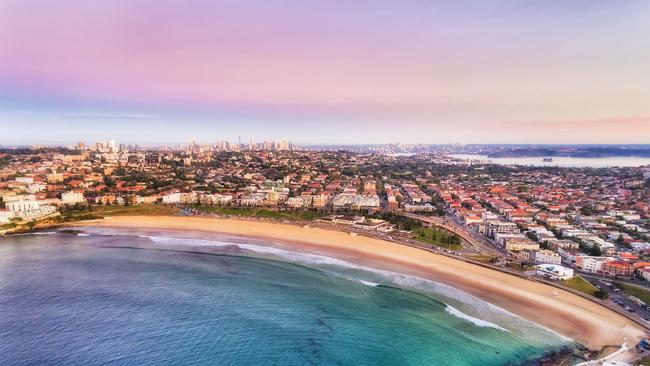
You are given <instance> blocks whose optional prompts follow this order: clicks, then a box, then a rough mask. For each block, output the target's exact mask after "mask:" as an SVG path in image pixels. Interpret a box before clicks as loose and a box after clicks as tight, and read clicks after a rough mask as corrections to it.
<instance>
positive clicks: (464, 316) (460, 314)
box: [445, 305, 510, 332]
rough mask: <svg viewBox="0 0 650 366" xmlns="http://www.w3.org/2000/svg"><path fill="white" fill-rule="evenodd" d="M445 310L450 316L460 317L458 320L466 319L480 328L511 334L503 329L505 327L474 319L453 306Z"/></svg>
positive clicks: (448, 306)
mask: <svg viewBox="0 0 650 366" xmlns="http://www.w3.org/2000/svg"><path fill="white" fill-rule="evenodd" d="M445 310H446V311H447V312H448V313H449V314H451V315H453V316H455V317H458V318H461V319H465V320H467V321H470V322H472V323H474V324H475V325H478V326H479V327H488V328H494V329H499V330H502V331H504V332H510V331H509V330H507V329H505V328H503V327H500V326H499V325H497V324H494V323H490V322H489V321H486V320H482V319H479V318H475V317H473V316H469V315H467V314H465V313H463V312H462V311H460V310H458V309H456V308H455V307H453V306H451V305H447V306H446V307H445Z"/></svg>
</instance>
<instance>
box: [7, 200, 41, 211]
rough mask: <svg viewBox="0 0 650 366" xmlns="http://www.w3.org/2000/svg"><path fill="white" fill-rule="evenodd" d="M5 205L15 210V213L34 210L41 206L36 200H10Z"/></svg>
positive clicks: (10, 209)
mask: <svg viewBox="0 0 650 366" xmlns="http://www.w3.org/2000/svg"><path fill="white" fill-rule="evenodd" d="M5 206H6V207H7V209H8V210H9V211H13V212H14V213H19V212H27V211H32V210H36V209H38V207H39V205H38V202H36V200H19V201H9V202H6V203H5Z"/></svg>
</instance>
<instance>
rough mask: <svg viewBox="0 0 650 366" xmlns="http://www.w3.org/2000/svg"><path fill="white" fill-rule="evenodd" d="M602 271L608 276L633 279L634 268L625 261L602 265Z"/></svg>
mask: <svg viewBox="0 0 650 366" xmlns="http://www.w3.org/2000/svg"><path fill="white" fill-rule="evenodd" d="M602 271H603V273H604V274H606V275H608V276H617V277H628V278H629V277H632V273H633V272H634V266H632V264H631V263H629V262H624V261H609V262H605V263H603V265H602Z"/></svg>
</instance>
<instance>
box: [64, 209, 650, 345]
mask: <svg viewBox="0 0 650 366" xmlns="http://www.w3.org/2000/svg"><path fill="white" fill-rule="evenodd" d="M74 226H97V227H116V228H130V229H136V228H140V229H147V230H149V229H151V230H153V229H164V230H184V231H201V232H204V233H210V232H214V233H222V234H229V235H242V236H250V237H257V238H267V239H271V240H275V241H281V242H283V243H286V244H288V245H290V246H291V247H292V248H295V249H296V250H297V251H303V252H310V251H311V252H314V251H316V252H319V253H327V254H328V255H330V256H332V257H337V256H338V257H343V258H345V259H347V260H350V259H352V260H355V261H356V262H358V263H360V264H365V265H375V266H380V267H383V268H386V267H387V266H389V267H390V268H404V269H408V270H409V271H410V272H415V273H417V274H419V275H422V276H423V277H426V278H430V279H432V280H435V281H439V282H442V283H445V284H448V285H451V286H453V287H456V288H459V289H461V290H463V291H466V292H468V293H470V294H472V295H475V296H477V297H479V298H482V299H484V300H486V301H488V302H490V303H493V304H495V305H498V306H500V307H502V308H504V309H506V310H508V311H510V312H512V313H514V314H517V315H520V316H522V317H524V318H526V319H529V320H531V321H533V322H536V323H538V324H541V325H543V326H546V327H548V328H550V329H552V330H554V331H556V332H557V333H559V334H562V335H564V336H567V337H570V338H572V339H574V340H576V341H577V342H579V343H581V344H583V345H585V346H586V347H589V348H591V349H600V348H602V347H604V346H619V345H621V344H622V343H623V342H624V340H625V339H626V338H627V340H628V344H630V345H633V344H635V343H636V341H637V340H638V339H640V338H641V337H643V336H644V335H645V332H644V330H643V329H642V328H641V327H640V326H639V325H637V324H636V323H634V322H633V321H631V320H629V319H627V318H626V317H624V316H622V315H620V314H618V313H616V312H614V311H612V310H610V309H608V308H606V307H604V306H601V305H599V304H597V303H595V302H593V301H589V300H587V299H585V298H582V297H580V296H577V295H575V294H572V293H570V292H567V291H563V290H560V289H557V288H554V287H551V286H549V285H545V284H543V283H538V282H533V281H529V280H526V279H523V278H519V277H516V276H513V275H509V274H507V273H503V272H499V271H496V270H492V269H489V268H485V267H481V266H478V265H474V264H471V263H466V262H463V261H460V260H456V259H453V258H449V257H446V256H443V255H437V254H435V253H431V252H428V251H425V250H421V249H417V248H413V247H409V246H406V245H400V244H396V243H392V242H388V241H384V240H379V239H374V238H370V237H365V236H351V235H349V234H347V233H345V232H341V231H335V230H326V229H320V228H304V227H300V226H296V225H289V224H281V223H272V222H261V221H253V220H236V219H214V218H198V217H167V216H156V217H152V216H121V217H111V218H109V219H104V220H95V221H87V222H76V223H74Z"/></svg>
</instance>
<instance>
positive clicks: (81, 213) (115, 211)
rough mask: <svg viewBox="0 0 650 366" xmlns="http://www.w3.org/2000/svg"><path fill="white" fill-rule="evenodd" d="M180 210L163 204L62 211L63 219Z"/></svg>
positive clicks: (73, 219) (151, 213)
mask: <svg viewBox="0 0 650 366" xmlns="http://www.w3.org/2000/svg"><path fill="white" fill-rule="evenodd" d="M178 212H180V210H179V209H178V208H176V207H170V206H163V205H137V206H117V205H115V206H91V207H90V209H87V208H83V209H69V210H66V211H63V212H62V219H61V220H63V221H78V220H94V219H101V218H104V217H106V216H170V215H174V214H176V213H178Z"/></svg>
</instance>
